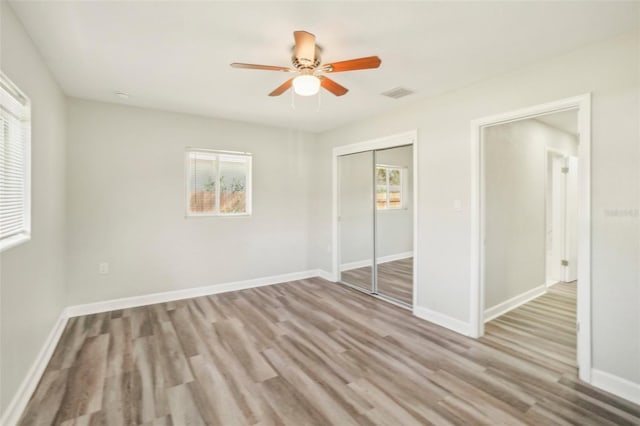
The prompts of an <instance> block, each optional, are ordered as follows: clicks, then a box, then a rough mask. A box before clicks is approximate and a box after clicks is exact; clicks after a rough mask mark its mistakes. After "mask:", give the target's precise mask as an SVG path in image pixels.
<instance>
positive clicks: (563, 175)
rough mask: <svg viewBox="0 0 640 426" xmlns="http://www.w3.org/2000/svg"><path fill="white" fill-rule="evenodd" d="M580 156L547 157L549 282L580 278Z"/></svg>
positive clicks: (556, 155) (552, 154)
mask: <svg viewBox="0 0 640 426" xmlns="http://www.w3.org/2000/svg"><path fill="white" fill-rule="evenodd" d="M577 191H578V159H577V158H576V157H570V156H565V155H563V154H560V153H556V152H553V151H549V153H548V157H547V284H554V283H556V282H558V281H567V282H570V281H575V280H576V279H577V271H578V269H577V261H578V241H577V240H578V234H577V225H578V223H577V216H578V192H577Z"/></svg>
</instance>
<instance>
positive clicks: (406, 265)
mask: <svg viewBox="0 0 640 426" xmlns="http://www.w3.org/2000/svg"><path fill="white" fill-rule="evenodd" d="M342 280H343V281H344V282H347V283H349V284H352V285H357V286H358V287H362V288H366V289H371V267H370V266H367V267H363V268H357V269H350V270H348V271H343V272H342ZM378 293H379V294H382V295H384V296H388V297H391V298H393V299H395V300H399V301H400V302H404V303H406V304H408V305H412V304H413V258H411V257H409V258H407V259H400V260H394V261H392V262H385V263H380V264H379V265H378Z"/></svg>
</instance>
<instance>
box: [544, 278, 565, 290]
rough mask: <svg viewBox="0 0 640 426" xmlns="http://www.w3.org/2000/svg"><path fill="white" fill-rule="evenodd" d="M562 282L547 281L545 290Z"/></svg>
mask: <svg viewBox="0 0 640 426" xmlns="http://www.w3.org/2000/svg"><path fill="white" fill-rule="evenodd" d="M561 282H562V281H556V280H549V281H547V282H546V283H545V284H546V285H547V288H549V287H553V286H554V285H556V284H558V283H561Z"/></svg>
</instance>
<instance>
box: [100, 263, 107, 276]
mask: <svg viewBox="0 0 640 426" xmlns="http://www.w3.org/2000/svg"><path fill="white" fill-rule="evenodd" d="M98 273H99V274H102V275H105V274H108V273H109V263H107V262H100V263H98Z"/></svg>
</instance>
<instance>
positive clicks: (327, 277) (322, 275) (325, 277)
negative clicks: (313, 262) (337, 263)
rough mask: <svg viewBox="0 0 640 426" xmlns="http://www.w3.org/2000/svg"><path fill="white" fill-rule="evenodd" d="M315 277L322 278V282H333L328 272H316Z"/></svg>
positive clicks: (319, 270)
mask: <svg viewBox="0 0 640 426" xmlns="http://www.w3.org/2000/svg"><path fill="white" fill-rule="evenodd" d="M316 275H317V276H318V277H319V278H322V279H323V280H327V281H331V282H335V281H334V279H333V274H332V273H331V272H329V271H325V270H324V269H318V270H316Z"/></svg>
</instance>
